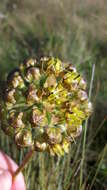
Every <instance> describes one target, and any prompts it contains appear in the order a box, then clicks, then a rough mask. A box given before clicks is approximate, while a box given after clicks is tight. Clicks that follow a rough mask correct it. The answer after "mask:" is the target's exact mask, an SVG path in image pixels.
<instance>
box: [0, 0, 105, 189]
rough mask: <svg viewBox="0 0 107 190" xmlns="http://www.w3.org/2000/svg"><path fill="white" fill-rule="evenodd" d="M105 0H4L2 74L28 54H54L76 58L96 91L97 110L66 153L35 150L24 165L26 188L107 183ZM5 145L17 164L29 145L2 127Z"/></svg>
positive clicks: (0, 142) (0, 10)
mask: <svg viewBox="0 0 107 190" xmlns="http://www.w3.org/2000/svg"><path fill="white" fill-rule="evenodd" d="M106 5H107V2H106V0H102V1H99V0H95V1H91V0H87V1H84V0H83V1H81V3H80V0H76V1H73V0H67V1H65V0H62V1H60V0H59V1H57V0H55V1H49V0H47V3H44V1H43V0H40V1H34V0H31V1H28V0H26V1H23V2H22V1H19V0H12V1H9V0H5V1H3V2H2V3H0V80H4V79H5V78H6V76H7V73H8V72H9V71H10V70H11V69H12V68H15V67H16V66H17V65H18V64H19V63H20V62H22V61H23V60H24V59H26V58H28V57H31V56H33V57H35V56H36V57H41V56H42V55H54V56H56V57H59V58H60V59H62V60H64V61H67V62H71V61H72V63H73V65H75V66H76V67H77V69H78V70H79V71H80V72H81V74H82V75H83V76H84V78H85V79H86V80H87V90H88V91H89V92H92V94H91V100H92V102H93V107H94V110H93V114H92V116H91V118H90V119H89V120H88V123H87V127H85V124H83V133H82V135H81V136H80V137H79V138H78V139H77V140H76V144H75V143H73V144H72V145H71V147H70V152H69V154H65V156H64V157H61V158H57V157H55V158H53V157H50V156H49V155H48V154H47V153H44V154H43V153H35V154H34V156H33V158H32V161H31V162H30V163H29V164H28V166H27V167H26V168H25V169H24V176H25V180H26V185H27V189H30V190H71V189H72V190H106V188H107V182H106V179H107V160H106V154H107V145H106V124H107V116H106V109H107V103H106V93H107V85H106V79H107V77H106V70H107V64H106V62H107V55H106V52H107V33H106V31H107V23H106V20H107V8H106V7H107V6H106ZM93 64H95V65H96V68H95V72H94V71H93V70H94V68H93ZM92 71H93V72H92ZM92 73H94V80H93V77H92ZM90 80H91V81H92V82H93V84H92V82H91V83H90ZM90 86H91V88H90ZM89 96H90V95H89ZM0 149H2V150H3V151H4V152H6V153H7V154H8V155H9V156H11V157H12V158H13V159H14V160H15V161H16V162H17V163H18V164H20V163H21V161H22V160H23V158H24V156H25V154H26V153H27V152H28V151H29V150H28V149H24V150H21V149H19V148H17V147H16V146H15V144H13V142H12V141H11V140H10V139H9V138H8V137H7V136H6V135H5V134H4V133H3V132H2V131H1V130H0ZM81 163H82V164H81Z"/></svg>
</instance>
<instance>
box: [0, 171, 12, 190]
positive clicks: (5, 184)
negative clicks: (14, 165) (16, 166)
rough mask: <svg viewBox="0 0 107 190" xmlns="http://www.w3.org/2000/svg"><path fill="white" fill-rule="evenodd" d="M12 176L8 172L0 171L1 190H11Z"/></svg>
mask: <svg viewBox="0 0 107 190" xmlns="http://www.w3.org/2000/svg"><path fill="white" fill-rule="evenodd" d="M11 186H12V176H11V173H10V172H9V171H7V170H0V190H11Z"/></svg>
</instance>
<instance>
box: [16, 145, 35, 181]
mask: <svg viewBox="0 0 107 190" xmlns="http://www.w3.org/2000/svg"><path fill="white" fill-rule="evenodd" d="M33 153H34V149H31V150H30V151H29V152H28V153H27V154H26V156H25V158H24V160H23V161H22V164H21V165H20V166H19V167H18V169H17V170H16V171H15V172H14V174H13V179H15V178H16V176H17V175H18V174H19V173H20V172H21V171H22V170H23V169H24V167H25V165H26V164H27V163H28V162H29V160H30V159H31V157H32V155H33Z"/></svg>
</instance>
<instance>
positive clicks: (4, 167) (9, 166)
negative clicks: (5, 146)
mask: <svg viewBox="0 0 107 190" xmlns="http://www.w3.org/2000/svg"><path fill="white" fill-rule="evenodd" d="M17 168H18V166H17V164H16V163H15V162H14V161H13V160H12V159H11V158H10V157H9V156H7V155H6V154H4V153H3V152H2V151H0V190H26V187H25V182H24V177H23V175H22V173H19V174H18V175H17V176H16V177H15V179H13V174H14V172H15V171H16V169H17Z"/></svg>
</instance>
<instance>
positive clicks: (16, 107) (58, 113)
mask: <svg viewBox="0 0 107 190" xmlns="http://www.w3.org/2000/svg"><path fill="white" fill-rule="evenodd" d="M0 101H1V105H2V106H0V117H1V118H0V119H1V125H2V126H3V129H4V131H5V132H6V133H8V135H9V136H11V138H13V140H15V143H16V144H17V145H18V146H20V147H30V146H31V147H34V149H35V150H36V151H48V152H49V153H50V154H51V155H58V156H63V155H64V152H66V153H68V152H69V146H70V143H71V142H72V141H75V140H76V138H77V137H78V136H79V135H80V134H81V132H82V123H83V121H84V120H85V119H86V118H87V117H88V116H89V115H90V114H91V113H92V104H91V102H89V100H88V96H87V92H86V82H85V81H84V79H83V78H82V77H81V76H80V74H79V73H78V72H77V71H76V69H75V67H73V66H72V65H67V64H63V63H62V62H61V61H60V60H59V59H57V58H54V57H50V58H48V57H43V58H41V59H40V60H39V61H36V60H34V59H30V60H28V61H27V62H25V63H23V64H21V65H20V66H19V69H17V70H16V71H13V72H12V74H11V75H9V77H8V79H7V87H6V89H5V93H4V97H1V99H0Z"/></svg>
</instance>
